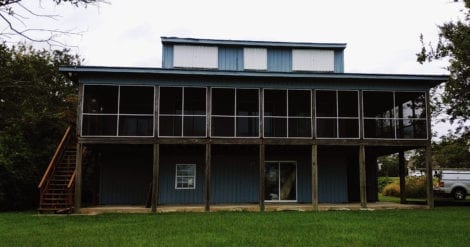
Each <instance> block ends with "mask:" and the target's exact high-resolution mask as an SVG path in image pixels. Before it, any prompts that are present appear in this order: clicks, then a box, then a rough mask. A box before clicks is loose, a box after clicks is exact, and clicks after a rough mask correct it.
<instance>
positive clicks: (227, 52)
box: [218, 46, 243, 71]
mask: <svg viewBox="0 0 470 247" xmlns="http://www.w3.org/2000/svg"><path fill="white" fill-rule="evenodd" d="M218 56H219V70H236V71H242V70H243V48H237V47H223V46H219V55H218Z"/></svg>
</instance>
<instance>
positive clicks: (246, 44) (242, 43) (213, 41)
mask: <svg viewBox="0 0 470 247" xmlns="http://www.w3.org/2000/svg"><path fill="white" fill-rule="evenodd" d="M161 40H162V43H163V44H193V45H229V46H243V47H286V48H287V47H289V48H320V49H340V50H343V49H345V48H346V43H307V42H276V41H250V40H220V39H194V38H178V37H161Z"/></svg>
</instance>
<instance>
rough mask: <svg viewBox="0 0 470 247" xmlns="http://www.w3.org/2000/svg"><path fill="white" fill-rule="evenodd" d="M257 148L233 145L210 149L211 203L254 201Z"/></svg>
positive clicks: (256, 184) (257, 168)
mask: <svg viewBox="0 0 470 247" xmlns="http://www.w3.org/2000/svg"><path fill="white" fill-rule="evenodd" d="M258 164H259V163H258V151H257V150H256V149H255V150H253V149H246V150H242V149H239V148H238V147H236V146H229V147H224V148H221V147H217V146H214V148H213V149H212V164H211V203H215V204H217V203H256V202H258V191H259V183H258V181H259V166H258Z"/></svg>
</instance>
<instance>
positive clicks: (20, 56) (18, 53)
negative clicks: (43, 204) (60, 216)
mask: <svg viewBox="0 0 470 247" xmlns="http://www.w3.org/2000/svg"><path fill="white" fill-rule="evenodd" d="M79 63H80V58H79V57H78V56H76V55H71V54H69V51H68V50H66V49H64V50H55V51H46V50H35V49H33V48H32V47H30V46H27V45H25V44H18V45H17V46H13V47H8V46H6V45H5V44H0V133H1V135H0V210H12V209H16V210H18V209H24V208H32V207H34V206H35V205H36V204H37V200H38V194H37V193H38V191H37V189H36V188H37V184H38V182H39V180H40V177H41V175H42V173H43V172H44V170H45V167H46V166H47V164H48V162H49V159H50V158H51V154H52V153H53V151H54V149H55V147H56V145H57V143H58V141H59V140H60V137H61V136H62V135H63V132H64V130H65V127H66V126H67V125H69V124H71V123H74V121H75V117H74V114H75V111H76V96H75V95H76V94H77V93H76V90H77V87H76V85H74V84H73V83H72V82H70V81H69V80H67V79H66V77H65V76H64V75H62V74H60V73H59V72H58V67H59V66H61V65H79Z"/></svg>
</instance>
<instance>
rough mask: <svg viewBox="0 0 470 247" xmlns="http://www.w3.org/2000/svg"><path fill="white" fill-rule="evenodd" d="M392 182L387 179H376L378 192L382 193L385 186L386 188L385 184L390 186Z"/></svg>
mask: <svg viewBox="0 0 470 247" xmlns="http://www.w3.org/2000/svg"><path fill="white" fill-rule="evenodd" d="M392 182H393V180H392V179H391V178H389V177H379V178H378V179H377V186H378V189H379V191H383V189H384V188H385V186H387V184H391V183H392Z"/></svg>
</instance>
